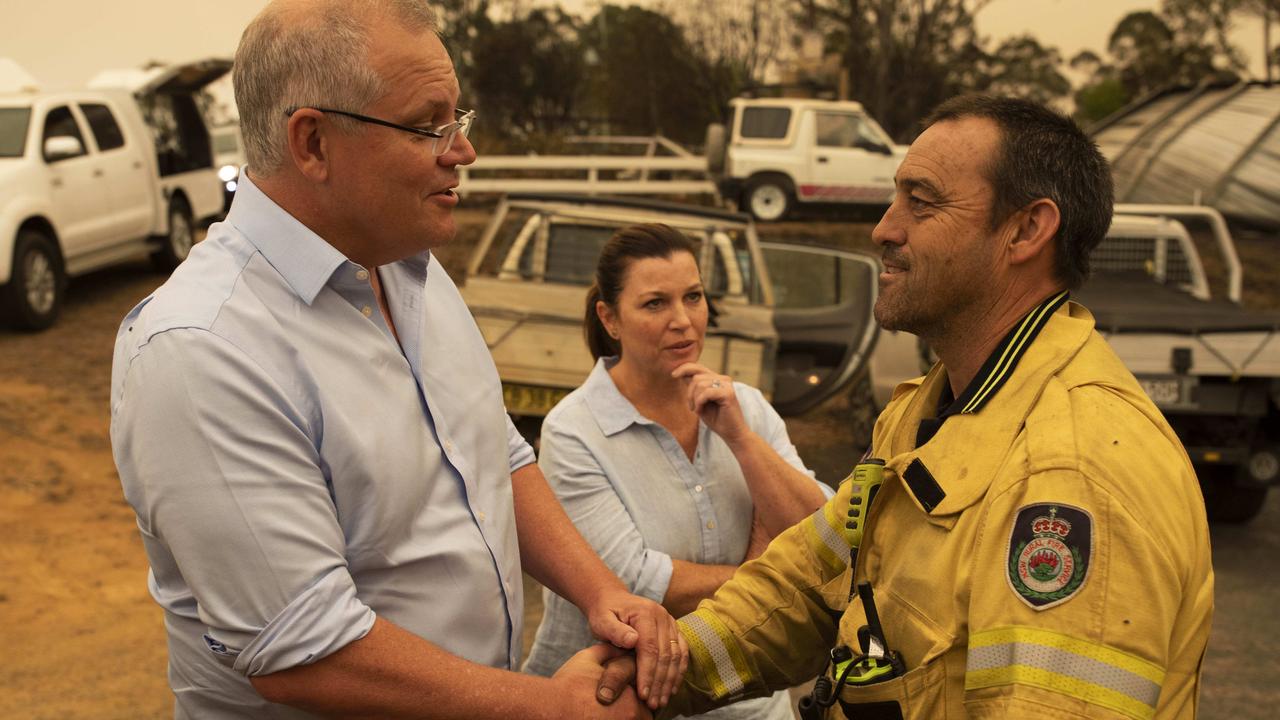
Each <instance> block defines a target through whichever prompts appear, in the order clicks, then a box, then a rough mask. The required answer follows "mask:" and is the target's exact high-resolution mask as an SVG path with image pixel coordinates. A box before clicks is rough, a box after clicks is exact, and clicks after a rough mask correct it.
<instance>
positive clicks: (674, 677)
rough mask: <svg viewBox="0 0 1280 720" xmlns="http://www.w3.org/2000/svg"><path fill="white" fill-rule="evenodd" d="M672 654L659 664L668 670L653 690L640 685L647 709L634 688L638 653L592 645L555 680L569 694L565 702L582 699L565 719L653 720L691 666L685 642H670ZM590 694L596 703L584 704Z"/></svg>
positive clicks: (570, 659)
mask: <svg viewBox="0 0 1280 720" xmlns="http://www.w3.org/2000/svg"><path fill="white" fill-rule="evenodd" d="M670 653H671V655H670V658H669V660H667V661H666V662H662V661H660V662H659V669H660V670H661V669H662V668H663V666H666V669H667V670H668V672H666V673H665V675H666V677H665V678H662V679H660V681H659V682H658V683H657V684H655V685H653V686H651V687H645V686H640V687H644V689H645V690H648V692H647V693H645V694H647V695H648V703H647V706H646V704H645V703H643V702H642V701H641V700H642V698H641V694H642V693H641V692H639V691H638V690H637V688H636V687H633V686H635V685H636V682H637V679H638V673H637V666H636V655H635V653H633V652H632V651H630V650H623V649H620V648H617V647H614V646H613V645H610V644H608V643H599V644H596V645H592V646H591V647H589V648H587V649H585V650H582V651H580V652H578V653H577V654H575V655H574V656H573V657H571V658H569V659H568V660H567V661H566V662H565V664H564V665H562V666H561V667H560V669H559V670H558V671H556V674H555V675H554V676H553V678H552V680H553V682H556V683H557V684H560V687H561V688H563V689H564V690H565V691H566V697H565V698H564V699H569V696H571V697H573V698H581V699H579V700H577V701H576V702H575V703H574V704H575V705H577V706H578V707H576V708H574V711H573V712H572V713H571V714H570V715H566V717H582V718H652V717H653V715H652V711H656V710H658V709H660V708H661V707H662V706H664V705H666V704H667V701H668V700H670V698H671V694H672V693H673V692H674V691H675V690H676V689H678V687H679V683H680V678H681V677H683V675H684V671H685V670H686V669H687V668H688V665H689V653H688V650H687V648H686V646H685V644H684V640H683V639H681V640H679V641H678V642H677V641H672V642H671V649H670ZM664 660H666V658H664ZM561 683H563V684H561ZM587 693H592V694H593V695H594V697H595V702H594V703H591V702H589V701H586V702H584V701H583V700H584V699H585V695H586V694H587Z"/></svg>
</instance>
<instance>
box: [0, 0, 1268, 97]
mask: <svg viewBox="0 0 1280 720" xmlns="http://www.w3.org/2000/svg"><path fill="white" fill-rule="evenodd" d="M723 1H724V2H736V1H741V0H723ZM265 4H266V2H265V0H218V1H217V2H208V0H111V1H110V2H103V1H102V0H44V1H42V2H23V1H22V0H0V8H2V9H0V18H3V22H2V23H0V57H9V58H11V59H13V60H15V61H17V62H18V64H19V65H21V66H22V67H24V68H25V69H26V70H27V72H29V73H30V74H31V75H32V76H34V77H35V79H36V80H37V81H38V82H40V84H41V85H42V87H44V88H45V89H51V90H52V89H64V88H69V87H76V86H79V85H82V84H84V83H85V82H86V81H88V79H89V78H90V77H92V76H93V75H95V74H96V73H97V72H98V71H99V70H103V69H107V68H121V67H136V66H139V65H141V64H142V63H145V62H147V61H148V60H152V59H155V60H161V61H165V62H181V61H186V60H194V59H198V58H202V57H209V56H218V55H221V56H227V57H229V56H230V55H231V54H232V53H233V52H234V51H235V47H236V43H237V42H238V41H239V38H240V32H241V30H242V29H243V28H244V26H245V24H246V23H248V21H249V20H250V19H251V18H252V17H253V15H254V14H255V13H257V12H258V11H259V10H260V9H261V8H262V7H263V6H264V5H265ZM537 4H544V5H545V4H552V3H550V2H547V1H546V0H539V1H538V3H537ZM560 4H561V5H563V6H564V7H566V8H567V9H569V10H571V11H574V12H577V13H579V14H583V15H586V14H590V13H593V12H594V11H595V9H596V8H597V7H599V5H600V2H599V1H598V0H567V1H563V2H561V3H560ZM640 4H652V3H651V2H648V3H640ZM1158 5H1159V0H993V1H992V2H991V3H990V4H989V5H988V6H987V7H986V8H984V9H983V11H982V12H981V13H980V14H979V15H978V28H979V31H980V32H981V33H982V34H983V35H986V36H988V37H990V38H991V39H993V40H996V41H999V40H1000V39H1002V38H1004V37H1007V36H1009V35H1014V34H1021V33H1031V34H1032V35H1034V36H1035V37H1036V38H1037V39H1039V40H1040V42H1041V43H1042V44H1047V45H1055V46H1057V47H1058V48H1059V50H1061V51H1062V54H1063V58H1064V60H1065V59H1070V58H1071V57H1072V56H1073V55H1075V53H1076V52H1077V51H1079V50H1081V49H1083V48H1089V49H1092V50H1094V51H1095V52H1097V53H1098V54H1100V55H1103V54H1105V53H1104V50H1105V46H1106V41H1107V37H1108V35H1109V34H1110V33H1111V30H1112V28H1114V27H1115V24H1116V21H1117V20H1119V19H1120V18H1121V17H1123V16H1124V15H1125V14H1126V13H1129V12H1131V11H1134V10H1143V9H1154V8H1156V7H1158ZM1236 25H1237V27H1236V30H1235V32H1234V35H1233V39H1234V41H1235V42H1236V43H1237V44H1238V45H1239V46H1240V47H1241V48H1242V49H1243V50H1244V51H1245V52H1246V53H1247V54H1248V55H1249V58H1250V61H1251V69H1252V71H1253V73H1254V74H1255V75H1258V76H1261V74H1262V63H1261V58H1262V52H1261V48H1262V23H1261V21H1260V20H1257V19H1241V20H1239V21H1237V23H1236ZM1276 38H1277V39H1276V40H1274V41H1273V42H1280V32H1277V33H1276Z"/></svg>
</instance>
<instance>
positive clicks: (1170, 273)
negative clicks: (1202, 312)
mask: <svg viewBox="0 0 1280 720" xmlns="http://www.w3.org/2000/svg"><path fill="white" fill-rule="evenodd" d="M1089 266H1090V271H1091V272H1092V273H1093V274H1095V275H1105V274H1116V275H1128V276H1134V277H1138V276H1141V277H1146V278H1149V279H1152V280H1155V279H1157V278H1161V279H1163V282H1165V283H1169V284H1173V285H1184V284H1189V283H1192V282H1194V274H1193V273H1192V271H1191V261H1190V260H1189V259H1188V258H1187V254H1186V253H1185V252H1184V251H1183V249H1182V245H1181V243H1179V242H1178V240H1177V238H1166V237H1115V236H1111V235H1108V236H1107V237H1105V238H1103V240H1102V242H1100V243H1098V246H1097V247H1096V248H1094V250H1093V252H1092V253H1090V254H1089Z"/></svg>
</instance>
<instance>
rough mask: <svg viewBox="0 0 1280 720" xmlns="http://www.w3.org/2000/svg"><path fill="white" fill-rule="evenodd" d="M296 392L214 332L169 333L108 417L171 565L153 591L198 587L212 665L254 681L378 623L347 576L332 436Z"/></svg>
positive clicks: (158, 572) (137, 360) (131, 486)
mask: <svg viewBox="0 0 1280 720" xmlns="http://www.w3.org/2000/svg"><path fill="white" fill-rule="evenodd" d="M293 382H295V380H294V379H291V378H284V379H282V378H278V377H276V376H273V375H272V374H271V373H270V372H268V371H267V370H266V369H264V368H263V367H261V366H259V364H258V363H257V362H255V361H254V359H253V358H252V357H251V356H250V355H249V354H248V353H246V352H244V351H243V350H242V349H240V348H237V347H235V346H233V345H232V344H231V343H229V342H228V341H226V340H224V339H222V338H219V337H217V336H215V335H213V334H212V333H209V332H207V331H204V330H197V329H178V330H170V331H167V332H164V333H160V334H158V335H157V336H155V337H154V338H152V339H151V340H150V342H149V343H148V344H146V345H145V346H143V348H142V349H141V351H140V352H139V353H138V354H137V355H136V356H135V357H134V358H133V360H132V362H131V364H130V366H129V368H128V371H127V375H126V377H125V379H124V383H123V387H122V389H121V394H120V397H119V398H118V402H117V406H116V409H115V414H114V415H113V418H112V444H113V448H114V450H115V454H116V462H117V465H118V467H119V468H120V472H121V477H122V480H123V483H124V486H125V495H126V497H127V499H128V500H129V502H130V504H131V505H132V506H133V507H134V509H135V511H136V512H137V514H138V524H139V528H140V530H141V531H142V534H143V538H144V542H146V543H148V544H153V543H154V544H159V545H161V546H162V547H163V548H164V549H165V550H167V552H168V553H169V554H170V555H172V557H173V566H171V567H163V566H162V565H163V564H162V563H153V570H154V573H155V584H156V589H157V591H158V592H160V593H168V592H182V585H183V584H185V585H186V586H187V587H189V589H190V592H191V594H192V596H193V597H194V600H195V602H196V605H197V611H198V613H199V617H200V620H201V622H202V623H203V624H204V625H205V626H207V628H208V635H207V637H206V638H205V642H206V644H207V645H208V646H209V647H210V651H211V653H213V654H215V655H216V656H218V659H219V660H220V661H222V662H223V663H224V664H227V665H230V666H231V667H233V668H234V669H236V670H237V671H239V672H241V673H244V674H246V675H251V676H252V675H264V674H269V673H273V672H277V671H280V670H284V669H287V668H290V667H294V666H296V665H300V664H306V663H309V662H314V661H315V660H318V659H320V658H323V657H325V656H326V655H329V654H331V653H333V652H335V651H336V650H338V649H340V648H342V647H343V646H345V645H347V644H348V643H350V642H352V641H354V640H357V639H359V638H361V637H363V636H364V635H365V634H366V633H368V631H369V629H370V628H371V627H372V626H373V621H374V614H373V611H372V610H371V609H370V608H369V607H368V606H367V605H365V604H364V603H363V602H361V601H360V600H359V599H358V598H357V596H356V588H355V583H354V581H353V580H352V578H351V575H350V574H349V572H348V568H347V562H346V557H345V549H346V547H345V545H346V543H345V539H344V536H343V532H342V528H341V527H340V526H339V523H338V518H337V513H336V509H335V507H334V503H333V500H332V498H331V495H330V492H329V486H328V483H327V481H326V477H325V473H324V471H323V470H322V466H323V465H322V461H321V457H320V454H319V451H318V449H317V448H318V447H319V438H320V437H322V432H323V429H322V428H318V427H312V426H311V424H312V423H311V422H309V421H308V417H309V413H307V412H304V410H303V409H302V408H300V407H299V405H300V404H301V403H302V402H306V401H307V400H305V399H303V398H301V396H300V395H299V394H298V391H297V389H296V388H295V387H292V386H291V383H293ZM286 388H289V389H290V390H293V395H292V396H291V395H290V392H289V391H288V390H286Z"/></svg>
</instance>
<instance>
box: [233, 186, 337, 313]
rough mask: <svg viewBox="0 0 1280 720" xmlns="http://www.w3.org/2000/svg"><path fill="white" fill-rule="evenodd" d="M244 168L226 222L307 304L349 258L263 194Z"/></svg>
mask: <svg viewBox="0 0 1280 720" xmlns="http://www.w3.org/2000/svg"><path fill="white" fill-rule="evenodd" d="M244 170H245V169H244V168H242V169H241V172H240V184H239V185H238V186H236V196H235V200H234V201H233V202H232V203H231V210H230V212H228V213H227V222H228V223H230V224H231V225H232V226H234V227H235V228H236V230H238V231H240V234H241V235H244V237H245V238H246V239H248V240H249V242H250V243H252V244H253V246H254V247H256V248H257V249H258V252H260V253H262V257H263V258H265V259H266V261H267V262H268V263H270V264H271V266H272V267H273V268H275V269H276V272H278V273H280V276H281V277H282V278H284V281H285V282H286V283H288V284H289V287H290V288H292V289H293V292H294V293H296V294H297V295H298V297H299V298H301V299H302V301H303V302H305V303H306V304H308V305H310V304H311V303H312V302H313V301H314V300H315V299H316V296H317V295H319V294H320V290H321V289H322V288H324V286H325V283H327V282H328V281H329V278H330V277H332V276H333V273H334V272H335V271H336V270H337V269H338V268H340V267H342V265H343V264H344V263H348V262H350V260H348V259H347V257H346V256H345V255H343V254H342V253H341V252H338V249H337V248H335V247H334V246H332V245H330V244H329V243H328V242H326V241H325V240H324V238H322V237H320V236H319V235H317V234H315V233H314V232H312V231H311V229H310V228H308V227H307V226H306V225H303V224H302V223H301V222H299V221H298V219H297V218H295V217H294V216H292V215H290V214H289V213H288V211H286V210H285V209H284V208H282V207H280V206H279V205H277V204H276V203H275V201H274V200H272V199H271V198H269V197H267V195H266V194H265V193H263V192H262V190H261V189H259V188H258V186H257V185H256V184H254V182H253V180H251V179H250V177H249V174H248V173H247V172H245V171H244Z"/></svg>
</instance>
